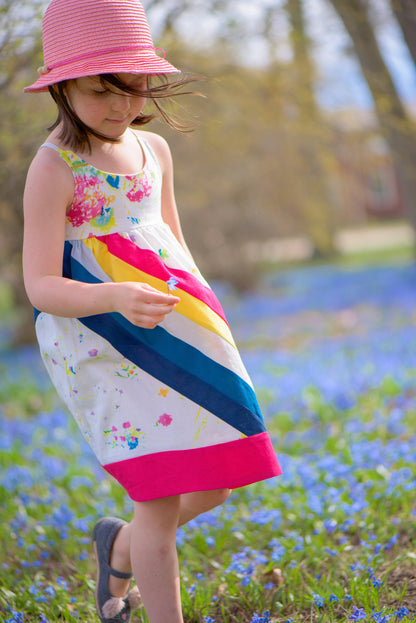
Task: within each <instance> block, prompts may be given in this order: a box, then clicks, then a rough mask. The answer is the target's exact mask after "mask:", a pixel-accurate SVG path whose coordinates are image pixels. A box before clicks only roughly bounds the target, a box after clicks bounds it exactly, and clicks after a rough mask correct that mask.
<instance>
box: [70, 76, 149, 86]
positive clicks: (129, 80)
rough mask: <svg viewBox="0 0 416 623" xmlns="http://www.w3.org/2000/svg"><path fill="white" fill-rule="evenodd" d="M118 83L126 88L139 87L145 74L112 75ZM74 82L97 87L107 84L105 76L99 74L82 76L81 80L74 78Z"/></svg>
mask: <svg viewBox="0 0 416 623" xmlns="http://www.w3.org/2000/svg"><path fill="white" fill-rule="evenodd" d="M113 75H114V76H115V77H116V78H117V79H118V80H120V82H123V83H124V84H125V85H126V86H128V87H133V88H135V87H139V86H141V85H142V84H143V81H144V80H145V79H146V77H147V75H146V74H130V73H119V74H113ZM76 82H77V83H78V84H79V85H83V86H86V87H88V86H92V87H94V86H99V85H102V83H103V82H107V80H106V76H105V74H99V75H96V76H82V77H81V78H76Z"/></svg>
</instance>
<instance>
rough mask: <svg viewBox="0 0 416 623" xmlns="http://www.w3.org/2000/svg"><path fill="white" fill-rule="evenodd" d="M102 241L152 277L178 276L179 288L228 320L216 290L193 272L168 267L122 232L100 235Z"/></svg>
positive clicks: (124, 259) (162, 278)
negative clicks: (122, 235) (125, 236)
mask: <svg viewBox="0 0 416 623" xmlns="http://www.w3.org/2000/svg"><path fill="white" fill-rule="evenodd" d="M100 241H101V242H104V244H106V245H107V249H108V251H109V252H110V253H111V254H112V255H114V256H115V257H118V258H119V259H120V260H123V262H126V263H127V264H130V265H131V266H133V267H135V268H138V269H139V270H142V271H143V272H145V273H148V274H149V275H151V276H152V277H156V278H157V279H160V280H161V281H165V282H166V281H168V279H169V278H170V277H172V276H173V277H176V279H177V280H178V284H177V287H178V288H180V289H181V290H183V291H184V292H187V293H188V294H191V296H194V297H195V298H196V299H199V300H200V301H202V302H203V303H205V305H207V306H208V307H210V309H212V311H214V312H215V313H216V314H218V316H219V317H220V318H222V320H224V321H225V322H227V320H226V318H225V314H224V311H223V309H222V307H221V305H220V303H219V301H218V299H217V297H216V296H215V294H214V292H213V291H212V290H211V288H208V287H207V286H204V285H203V284H202V283H201V282H200V281H198V279H197V278H196V277H194V276H193V275H191V273H188V272H187V271H186V270H180V269H177V268H169V267H167V266H166V264H165V263H164V262H163V260H162V259H161V258H160V257H159V255H157V253H155V252H154V251H150V250H148V249H141V248H140V247H138V246H137V245H136V244H134V242H131V241H130V240H127V239H126V238H122V237H121V236H120V234H109V235H108V236H100ZM227 324H228V323H227Z"/></svg>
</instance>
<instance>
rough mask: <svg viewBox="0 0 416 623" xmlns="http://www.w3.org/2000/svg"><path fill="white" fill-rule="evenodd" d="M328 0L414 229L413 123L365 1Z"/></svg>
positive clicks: (415, 155)
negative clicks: (357, 67)
mask: <svg viewBox="0 0 416 623" xmlns="http://www.w3.org/2000/svg"><path fill="white" fill-rule="evenodd" d="M330 2H331V3H332V5H333V7H334V8H335V10H336V11H337V13H338V15H339V16H340V18H341V20H342V22H343V24H344V26H345V29H346V30H347V32H348V34H349V35H350V38H351V41H352V43H353V46H354V51H355V54H356V56H357V58H358V61H359V63H360V66H361V70H362V73H363V76H364V78H365V80H366V82H367V84H368V87H369V89H370V91H371V94H372V96H373V100H374V107H375V111H376V114H377V117H378V121H379V124H380V129H381V131H382V133H383V134H384V137H385V139H386V141H387V144H388V145H389V147H390V151H391V155H392V158H393V161H394V162H395V165H396V169H397V174H398V176H399V178H400V180H401V184H402V189H403V193H404V197H405V203H406V207H407V214H408V217H409V220H410V222H411V223H412V225H413V227H415V228H416V174H415V164H414V163H415V162H416V122H415V121H414V119H412V118H411V117H410V116H409V115H408V113H407V112H406V109H405V107H404V105H403V103H402V101H401V99H400V96H399V94H398V92H397V89H396V87H395V85H394V82H393V79H392V77H391V75H390V72H389V70H388V68H387V65H386V63H385V62H384V59H383V57H382V55H381V52H380V48H379V45H378V42H377V39H376V36H375V33H374V29H373V26H372V23H371V20H370V14H369V4H368V0H330ZM398 4H399V3H398ZM410 4H411V2H410V0H409V2H408V3H407V2H404V1H401V2H400V5H401V6H402V7H406V6H407V7H408V8H409V7H410ZM412 4H413V6H414V3H412ZM413 13H414V11H413ZM408 14H410V11H409V13H408ZM402 21H403V20H402ZM412 23H413V26H411V25H407V26H406V29H407V30H406V31H407V32H409V34H410V29H411V28H412V29H413V38H415V33H416V22H412Z"/></svg>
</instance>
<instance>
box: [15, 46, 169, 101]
mask: <svg viewBox="0 0 416 623" xmlns="http://www.w3.org/2000/svg"><path fill="white" fill-rule="evenodd" d="M121 73H131V74H149V75H152V74H153V75H155V74H179V73H181V71H180V69H176V67H174V66H173V65H172V64H171V63H169V62H168V61H167V60H165V59H164V58H161V57H160V56H158V55H157V54H155V52H154V50H141V51H140V54H137V53H132V54H129V55H127V54H126V52H122V53H120V52H117V53H111V54H106V55H105V57H103V56H101V57H99V58H97V59H92V58H89V59H88V60H84V61H78V62H73V63H69V64H67V65H62V66H61V67H55V68H53V69H51V70H50V71H48V72H47V73H44V74H42V75H41V76H40V78H38V80H36V82H34V83H33V84H31V85H30V86H28V87H25V88H24V89H23V90H24V92H25V93H41V92H43V91H47V90H48V87H50V86H52V85H53V84H56V83H57V82H62V81H63V80H74V79H75V78H82V77H83V76H97V75H99V74H121Z"/></svg>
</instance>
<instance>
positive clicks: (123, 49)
mask: <svg viewBox="0 0 416 623" xmlns="http://www.w3.org/2000/svg"><path fill="white" fill-rule="evenodd" d="M131 50H162V48H154V47H153V46H152V45H124V46H120V47H117V48H108V49H106V50H92V51H91V52H85V53H84V54H79V55H78V56H73V57H72V58H66V59H64V60H62V61H57V62H56V63H52V64H51V65H48V70H49V71H50V70H51V69H56V67H63V66H64V65H70V64H72V63H76V62H78V61H83V60H86V59H88V58H96V57H98V56H101V55H102V54H114V53H115V52H130V51H131ZM162 52H163V58H165V52H164V50H162Z"/></svg>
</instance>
